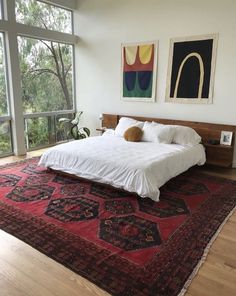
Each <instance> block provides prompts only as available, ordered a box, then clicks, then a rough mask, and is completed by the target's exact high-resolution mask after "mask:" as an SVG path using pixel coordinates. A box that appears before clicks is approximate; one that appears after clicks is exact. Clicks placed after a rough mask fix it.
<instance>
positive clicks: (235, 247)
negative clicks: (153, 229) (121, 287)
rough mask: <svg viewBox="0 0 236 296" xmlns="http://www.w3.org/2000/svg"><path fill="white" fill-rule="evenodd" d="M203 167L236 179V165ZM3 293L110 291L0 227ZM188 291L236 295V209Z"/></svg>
mask: <svg viewBox="0 0 236 296" xmlns="http://www.w3.org/2000/svg"><path fill="white" fill-rule="evenodd" d="M41 153H42V150H41V151H37V152H31V153H29V154H28V155H27V157H32V156H36V155H40V154H41ZM16 160H19V158H18V157H8V158H4V159H0V164H4V163H7V162H13V161H16ZM201 170H202V169H201ZM204 171H205V172H206V173H209V174H214V175H219V176H225V177H227V178H231V179H235V180H236V169H218V170H215V169H214V170H213V169H210V168H209V169H204ZM0 295H1V296H75V295H76V296H78V295H79V296H92V295H93V296H96V295H108V294H107V293H106V292H104V291H102V290H101V289H99V288H98V287H96V286H95V285H93V284H92V283H90V282H88V281H87V280H85V279H83V278H82V277H80V276H79V275H77V274H75V273H73V272H72V271H70V270H69V269H67V268H65V267H64V266H62V265H60V264H58V263H56V262H55V261H53V260H52V259H50V258H48V257H46V256H45V255H43V254H41V253H39V252H38V251H36V250H35V249H33V248H31V247H30V246H28V245H27V244H25V243H23V242H21V241H20V240H18V239H16V238H15V237H13V236H11V235H9V234H7V233H5V232H3V231H0ZM185 295H186V296H233V295H236V212H235V213H234V214H233V215H232V216H231V217H230V218H229V220H228V222H227V223H226V224H225V225H224V227H223V229H222V231H221V232H220V234H219V235H218V237H217V239H216V240H215V242H214V243H213V245H212V247H211V249H210V252H209V254H208V256H207V259H206V261H205V263H204V264H203V265H202V266H201V268H200V270H199V272H198V274H197V275H196V276H195V278H194V279H193V281H192V283H191V285H190V287H189V289H188V291H187V293H186V294H185Z"/></svg>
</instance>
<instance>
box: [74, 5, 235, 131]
mask: <svg viewBox="0 0 236 296" xmlns="http://www.w3.org/2000/svg"><path fill="white" fill-rule="evenodd" d="M78 2H79V4H78V10H77V12H76V16H75V24H76V32H75V33H76V34H78V35H79V36H80V41H79V43H78V46H77V50H76V64H77V65H78V72H77V73H76V75H77V76H76V88H77V103H78V108H79V109H81V110H84V111H85V114H84V117H83V121H84V122H86V125H87V126H89V127H90V128H91V129H92V130H94V129H95V128H96V127H98V126H99V124H100V123H99V120H98V115H99V114H100V113H114V114H129V115H144V116H153V117H161V118H173V119H183V120H196V121H204V122H213V123H225V124H234V125H236V114H235V113H236V96H235V93H236V75H235V70H236V38H235V32H236V1H235V0H145V1H143V0H78ZM209 33H219V42H218V51H217V59H216V72H215V87H214V99H213V104H210V105H192V104H173V103H165V89H166V76H167V65H168V54H169V40H170V38H172V37H182V36H192V35H201V34H209ZM150 40H159V53H158V71H157V74H158V78H157V95H156V102H155V103H142V102H124V101H122V100H121V99H120V79H121V75H120V67H121V51H120V45H121V43H124V42H136V41H150Z"/></svg>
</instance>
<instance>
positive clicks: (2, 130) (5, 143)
mask: <svg viewBox="0 0 236 296" xmlns="http://www.w3.org/2000/svg"><path fill="white" fill-rule="evenodd" d="M9 152H11V138H10V126H9V123H8V122H7V121H6V122H0V155H1V154H6V153H9Z"/></svg>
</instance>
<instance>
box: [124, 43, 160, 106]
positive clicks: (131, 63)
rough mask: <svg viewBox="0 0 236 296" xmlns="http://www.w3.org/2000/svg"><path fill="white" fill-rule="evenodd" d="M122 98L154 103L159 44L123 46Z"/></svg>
mask: <svg viewBox="0 0 236 296" xmlns="http://www.w3.org/2000/svg"><path fill="white" fill-rule="evenodd" d="M121 53H122V54H121V56H122V64H121V77H122V78H121V92H122V94H121V97H122V99H123V100H125V101H141V102H154V101H155V95H156V75H157V42H156V41H155V42H144V43H132V44H131V43H129V44H122V45H121Z"/></svg>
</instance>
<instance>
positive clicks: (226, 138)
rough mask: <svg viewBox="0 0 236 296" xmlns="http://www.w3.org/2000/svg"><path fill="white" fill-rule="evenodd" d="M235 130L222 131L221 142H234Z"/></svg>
mask: <svg viewBox="0 0 236 296" xmlns="http://www.w3.org/2000/svg"><path fill="white" fill-rule="evenodd" d="M232 138H233V132H230V131H222V132H221V136H220V144H221V145H228V146H230V145H231V144H232Z"/></svg>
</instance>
